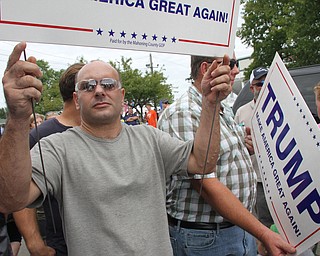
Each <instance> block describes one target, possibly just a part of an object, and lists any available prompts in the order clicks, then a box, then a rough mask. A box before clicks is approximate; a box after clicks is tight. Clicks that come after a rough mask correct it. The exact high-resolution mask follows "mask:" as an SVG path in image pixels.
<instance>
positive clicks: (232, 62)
mask: <svg viewBox="0 0 320 256" xmlns="http://www.w3.org/2000/svg"><path fill="white" fill-rule="evenodd" d="M234 66H237V67H238V68H239V61H238V60H236V59H231V60H230V63H229V67H230V69H231V70H232V69H233V68H234Z"/></svg>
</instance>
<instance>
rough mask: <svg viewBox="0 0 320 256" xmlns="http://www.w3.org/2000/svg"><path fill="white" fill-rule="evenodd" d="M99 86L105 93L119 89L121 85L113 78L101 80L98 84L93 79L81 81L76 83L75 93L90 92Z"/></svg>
mask: <svg viewBox="0 0 320 256" xmlns="http://www.w3.org/2000/svg"><path fill="white" fill-rule="evenodd" d="M98 84H100V86H101V87H102V89H104V90H105V91H113V90H115V89H120V88H121V83H120V82H119V81H117V80H115V79H113V78H102V79H101V80H100V82H98V81H97V80H94V79H88V80H82V81H80V82H78V83H76V87H75V91H76V92H77V91H84V92H92V91H94V89H95V88H96V87H97V85H98Z"/></svg>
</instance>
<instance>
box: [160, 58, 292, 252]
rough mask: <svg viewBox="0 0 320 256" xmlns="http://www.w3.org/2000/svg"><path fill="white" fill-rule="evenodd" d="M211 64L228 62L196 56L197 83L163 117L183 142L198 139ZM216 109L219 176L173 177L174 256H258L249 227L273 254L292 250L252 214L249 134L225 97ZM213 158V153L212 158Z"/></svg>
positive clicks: (169, 196) (169, 190)
mask: <svg viewBox="0 0 320 256" xmlns="http://www.w3.org/2000/svg"><path fill="white" fill-rule="evenodd" d="M212 63H223V58H222V57H210V56H207V57H204V56H192V57H191V77H192V79H193V84H192V85H191V86H190V87H189V90H188V91H187V93H185V94H184V95H182V96H181V98H179V99H178V100H176V101H175V102H174V103H172V104H171V106H170V107H169V108H167V109H166V110H165V111H164V113H163V114H162V115H161V117H160V119H159V123H158V128H159V129H160V130H163V131H165V132H168V133H169V134H170V135H171V136H173V137H176V138H178V139H180V140H183V141H188V140H192V139H193V138H194V136H195V134H196V132H197V130H198V126H199V118H200V113H201V111H202V109H203V107H204V105H203V103H202V98H203V91H202V89H201V86H200V84H201V83H202V79H204V74H205V73H206V72H207V70H208V68H209V67H210V66H211V65H212ZM236 63H237V61H236V59H235V57H233V59H231V60H230V63H229V65H230V68H229V70H230V71H229V76H230V80H231V84H233V83H234V80H235V77H236V75H237V74H238V73H239V69H238V67H237V65H236ZM211 111H212V112H216V113H217V114H220V120H219V119H216V120H214V125H219V126H220V136H221V142H220V154H219V158H218V161H217V166H216V172H215V175H212V176H210V175H207V176H205V177H206V178H205V179H203V180H202V181H201V180H199V179H189V180H187V179H184V180H182V179H180V178H179V177H177V176H176V175H172V176H171V180H170V182H169V183H168V184H167V213H168V222H169V231H170V237H171V243H172V248H173V251H174V255H175V256H193V255H204V256H207V255H210V256H215V255H217V256H221V255H250V256H256V255H257V247H256V242H255V239H254V237H253V236H252V235H250V234H249V233H248V232H246V231H245V230H247V231H249V232H250V233H252V234H253V235H255V236H256V237H257V238H259V239H261V240H262V241H264V243H266V244H267V248H268V251H269V253H270V255H281V254H282V253H284V252H288V251H292V249H293V248H292V247H290V246H289V245H288V244H287V243H286V242H285V241H284V240H282V239H281V237H280V236H279V235H276V234H274V233H273V232H272V231H270V230H269V229H268V228H266V227H265V226H264V225H262V224H261V223H260V222H259V221H258V220H257V219H256V218H255V217H254V216H253V215H252V214H251V213H250V212H251V211H252V209H253V205H254V203H255V195H256V175H255V172H254V170H253V168H252V164H251V160H250V155H249V151H248V149H249V150H250V151H252V150H253V147H252V141H251V139H250V137H249V136H245V134H244V131H243V129H242V127H240V126H238V125H237V124H236V123H235V122H234V120H233V113H232V110H231V109H230V107H228V105H227V104H225V103H224V101H222V102H221V104H217V105H216V106H215V107H214V108H212V109H211ZM211 122H213V121H212V120H211ZM213 141H214V139H212V142H213ZM207 143H209V142H207ZM247 148H248V149H247ZM210 157H212V155H211V154H210V153H209V152H208V159H210ZM201 187H202V190H201ZM200 190H201V196H200V194H199V193H200ZM227 195H228V196H227ZM230 195H231V196H230ZM227 198H229V199H227ZM235 225H238V226H235ZM242 228H243V229H245V230H243V229H242Z"/></svg>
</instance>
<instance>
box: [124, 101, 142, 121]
mask: <svg viewBox="0 0 320 256" xmlns="http://www.w3.org/2000/svg"><path fill="white" fill-rule="evenodd" d="M123 120H124V122H125V123H126V124H127V125H137V124H140V122H139V117H138V115H137V112H135V113H133V109H132V107H131V106H129V107H128V111H127V112H126V114H125V115H124V117H123Z"/></svg>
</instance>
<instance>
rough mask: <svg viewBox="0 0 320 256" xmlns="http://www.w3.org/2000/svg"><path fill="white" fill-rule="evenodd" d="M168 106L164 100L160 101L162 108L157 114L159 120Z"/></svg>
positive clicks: (167, 102)
mask: <svg viewBox="0 0 320 256" xmlns="http://www.w3.org/2000/svg"><path fill="white" fill-rule="evenodd" d="M169 106H170V103H169V101H168V100H166V99H165V100H163V101H162V108H161V111H160V112H159V118H160V116H161V115H162V113H163V111H164V110H165V109H166V108H167V107H169Z"/></svg>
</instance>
